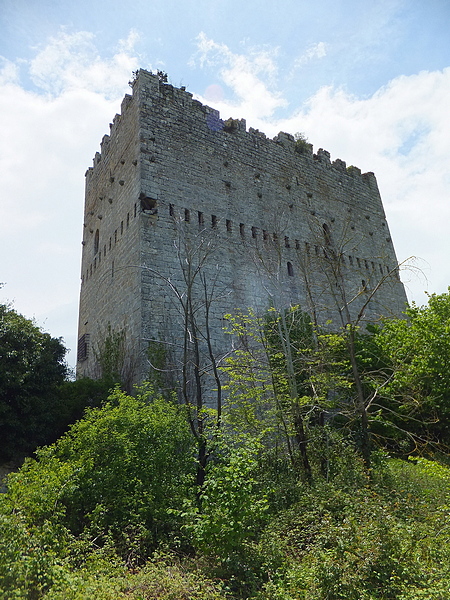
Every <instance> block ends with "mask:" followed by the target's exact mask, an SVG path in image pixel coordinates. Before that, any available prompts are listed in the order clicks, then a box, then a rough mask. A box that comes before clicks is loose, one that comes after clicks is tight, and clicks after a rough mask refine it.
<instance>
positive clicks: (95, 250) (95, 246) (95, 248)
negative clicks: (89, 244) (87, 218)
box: [94, 229, 100, 254]
mask: <svg viewBox="0 0 450 600" xmlns="http://www.w3.org/2000/svg"><path fill="white" fill-rule="evenodd" d="M99 242H100V233H99V231H98V229H97V231H96V232H95V236H94V254H97V252H98V247H99Z"/></svg>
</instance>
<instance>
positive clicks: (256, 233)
mask: <svg viewBox="0 0 450 600" xmlns="http://www.w3.org/2000/svg"><path fill="white" fill-rule="evenodd" d="M256 237H258V228H257V227H252V238H253V239H255V238H256Z"/></svg>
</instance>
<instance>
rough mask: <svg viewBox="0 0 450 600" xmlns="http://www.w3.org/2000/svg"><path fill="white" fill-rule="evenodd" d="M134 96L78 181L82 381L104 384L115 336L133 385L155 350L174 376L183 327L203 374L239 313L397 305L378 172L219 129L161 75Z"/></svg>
mask: <svg viewBox="0 0 450 600" xmlns="http://www.w3.org/2000/svg"><path fill="white" fill-rule="evenodd" d="M132 88H133V93H132V95H131V96H130V95H126V96H125V98H124V100H123V102H122V107H121V114H120V115H116V116H115V118H114V120H113V123H112V124H111V125H110V128H111V131H110V135H105V136H104V138H103V140H102V142H101V152H100V153H97V154H96V155H95V158H94V164H93V166H92V167H90V168H89V169H88V171H87V172H86V201H85V215H84V232H83V242H82V243H83V256H82V272H81V298H80V313H79V335H78V338H79V343H78V365H77V373H78V376H90V377H97V376H99V375H100V370H99V364H98V357H99V353H101V352H100V350H101V347H102V343H104V341H105V339H107V337H108V336H110V337H111V335H113V336H114V335H115V336H116V338H115V339H116V341H117V340H119V341H120V345H121V346H122V352H123V356H122V367H121V368H122V369H123V370H124V371H126V373H125V376H126V378H127V379H128V380H129V382H130V383H131V382H138V381H140V380H142V379H144V378H145V377H146V376H147V375H148V372H149V360H148V347H149V344H150V345H151V344H154V343H158V342H160V343H163V344H164V346H165V349H166V350H165V352H166V353H167V356H170V357H171V358H170V361H169V362H170V363H171V364H172V366H173V368H174V371H176V369H177V364H178V362H177V356H178V357H179V356H180V353H181V352H182V351H184V352H186V351H189V345H190V344H191V342H192V336H193V335H195V332H192V331H191V330H190V329H189V327H187V325H186V323H187V321H186V319H187V317H189V322H190V323H192V320H194V321H195V323H197V325H198V330H199V331H200V334H199V335H201V336H202V340H201V347H202V348H203V350H202V351H203V352H204V353H205V358H204V362H205V364H206V363H207V362H208V360H207V355H208V354H210V353H211V352H214V353H219V354H220V353H225V352H226V351H227V349H229V348H230V346H231V344H232V339H231V336H229V335H227V334H225V333H224V331H223V329H224V323H225V321H224V315H226V314H227V313H234V312H236V311H237V310H239V309H241V310H244V311H245V310H247V309H248V308H249V307H251V308H253V309H255V310H263V309H266V308H268V307H270V306H275V307H276V308H283V307H286V306H289V305H292V304H295V305H298V304H299V305H301V307H302V308H303V309H304V310H305V311H307V312H309V313H310V314H311V315H312V317H313V318H314V319H316V320H317V321H319V322H325V321H328V320H331V321H332V324H333V325H335V326H336V327H340V326H342V324H345V323H346V322H348V319H349V318H352V317H353V316H354V315H357V314H358V313H359V312H360V311H361V314H362V315H363V318H364V319H370V320H376V319H377V318H379V316H380V315H388V314H392V313H393V314H399V313H400V312H401V311H402V310H403V308H404V305H405V302H406V295H405V292H404V288H403V285H402V284H401V282H400V280H399V277H398V268H397V259H396V256H395V251H394V248H393V244H392V240H391V237H390V233H389V229H388V225H387V223H386V217H385V214H384V211H383V206H382V202H381V198H380V194H379V191H378V187H377V182H376V179H375V176H374V174H373V173H364V174H361V171H360V170H359V169H358V168H356V167H353V166H352V167H346V164H345V162H343V161H342V160H339V159H336V160H334V161H333V162H331V160H330V155H329V153H328V152H326V151H325V150H322V149H319V150H318V152H317V154H313V150H312V146H311V145H310V144H307V143H305V142H304V141H302V140H297V141H296V140H295V139H294V137H293V136H292V135H289V134H286V133H280V134H278V136H276V137H275V138H274V139H268V138H267V137H266V136H265V135H264V134H263V133H261V132H259V131H257V130H254V129H251V128H250V129H249V130H248V131H247V130H246V124H245V121H244V120H234V119H229V120H228V121H222V120H221V119H220V115H219V113H218V112H217V111H216V110H214V109H212V108H210V107H208V106H204V105H202V104H201V103H200V102H198V101H197V100H193V98H192V94H190V93H188V92H186V91H185V90H184V88H181V89H177V88H174V87H173V86H171V85H169V84H167V83H166V81H165V78H164V77H162V76H161V75H159V76H158V75H153V74H151V73H149V72H147V71H143V70H141V71H139V72H138V73H137V76H136V78H135V80H134V81H133V84H132ZM205 332H207V334H208V335H206V333H205ZM208 342H210V343H208ZM197 360H203V359H202V358H201V357H200V358H197ZM206 370H207V369H206V368H205V372H206Z"/></svg>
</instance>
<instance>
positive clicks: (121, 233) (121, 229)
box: [120, 221, 123, 235]
mask: <svg viewBox="0 0 450 600" xmlns="http://www.w3.org/2000/svg"><path fill="white" fill-rule="evenodd" d="M120 235H123V221H121V222H120Z"/></svg>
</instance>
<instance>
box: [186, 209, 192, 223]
mask: <svg viewBox="0 0 450 600" xmlns="http://www.w3.org/2000/svg"><path fill="white" fill-rule="evenodd" d="M184 220H185V221H186V223H190V221H191V213H190V211H189V209H188V208H185V209H184Z"/></svg>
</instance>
